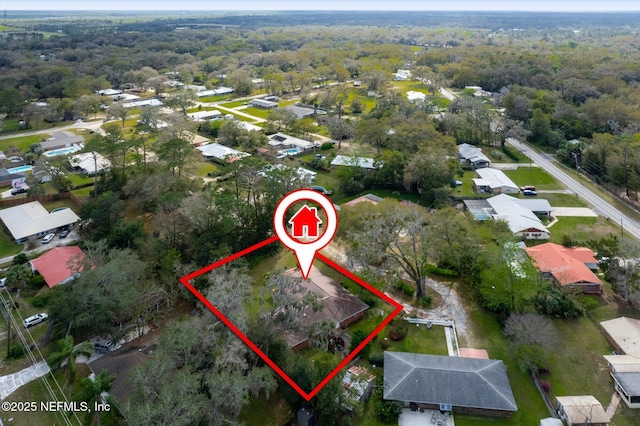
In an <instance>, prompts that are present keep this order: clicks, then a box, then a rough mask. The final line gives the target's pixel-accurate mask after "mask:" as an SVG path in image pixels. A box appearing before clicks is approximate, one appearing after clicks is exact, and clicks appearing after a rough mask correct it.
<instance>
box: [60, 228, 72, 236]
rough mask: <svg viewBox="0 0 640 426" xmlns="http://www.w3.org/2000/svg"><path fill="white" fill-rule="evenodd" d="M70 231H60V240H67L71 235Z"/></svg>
mask: <svg viewBox="0 0 640 426" xmlns="http://www.w3.org/2000/svg"><path fill="white" fill-rule="evenodd" d="M69 232H71V231H69V230H68V229H65V230H64V231H60V233H59V234H58V238H67V235H69Z"/></svg>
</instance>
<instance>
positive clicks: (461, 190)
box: [451, 170, 493, 198]
mask: <svg viewBox="0 0 640 426" xmlns="http://www.w3.org/2000/svg"><path fill="white" fill-rule="evenodd" d="M475 177H476V172H474V171H473V170H466V171H465V172H464V173H463V174H462V176H456V177H455V179H457V180H459V181H462V185H460V186H456V187H455V188H453V191H452V192H451V195H453V196H455V197H485V198H488V197H490V196H491V195H493V194H479V193H477V192H475V191H474V190H473V179H474V178H475Z"/></svg>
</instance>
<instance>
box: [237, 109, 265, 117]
mask: <svg viewBox="0 0 640 426" xmlns="http://www.w3.org/2000/svg"><path fill="white" fill-rule="evenodd" d="M238 111H241V112H244V113H245V114H249V115H251V116H253V117H259V118H267V117H268V116H269V114H271V110H270V109H262V108H255V107H248V108H245V109H241V110H238Z"/></svg>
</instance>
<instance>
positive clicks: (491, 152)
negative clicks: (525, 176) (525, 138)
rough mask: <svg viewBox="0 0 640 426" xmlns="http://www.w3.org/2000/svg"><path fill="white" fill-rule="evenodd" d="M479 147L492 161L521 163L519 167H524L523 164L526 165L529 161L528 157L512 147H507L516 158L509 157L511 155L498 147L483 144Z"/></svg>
mask: <svg viewBox="0 0 640 426" xmlns="http://www.w3.org/2000/svg"><path fill="white" fill-rule="evenodd" d="M481 148H482V152H483V153H484V154H485V155H486V156H487V157H489V159H490V160H491V161H492V162H494V163H519V164H522V166H521V167H524V165H528V163H529V157H527V156H526V155H524V154H523V153H521V152H520V151H518V150H517V149H514V148H509V150H510V151H511V153H513V155H514V156H515V157H516V158H517V160H513V159H511V157H509V156H508V155H507V154H505V153H504V151H503V150H502V149H500V148H498V147H495V146H488V145H483V146H481Z"/></svg>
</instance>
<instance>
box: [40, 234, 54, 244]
mask: <svg viewBox="0 0 640 426" xmlns="http://www.w3.org/2000/svg"><path fill="white" fill-rule="evenodd" d="M55 236H56V234H47V235H45V236H44V238H43V239H42V244H49V243H50V242H51V240H53V239H54V238H55Z"/></svg>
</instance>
